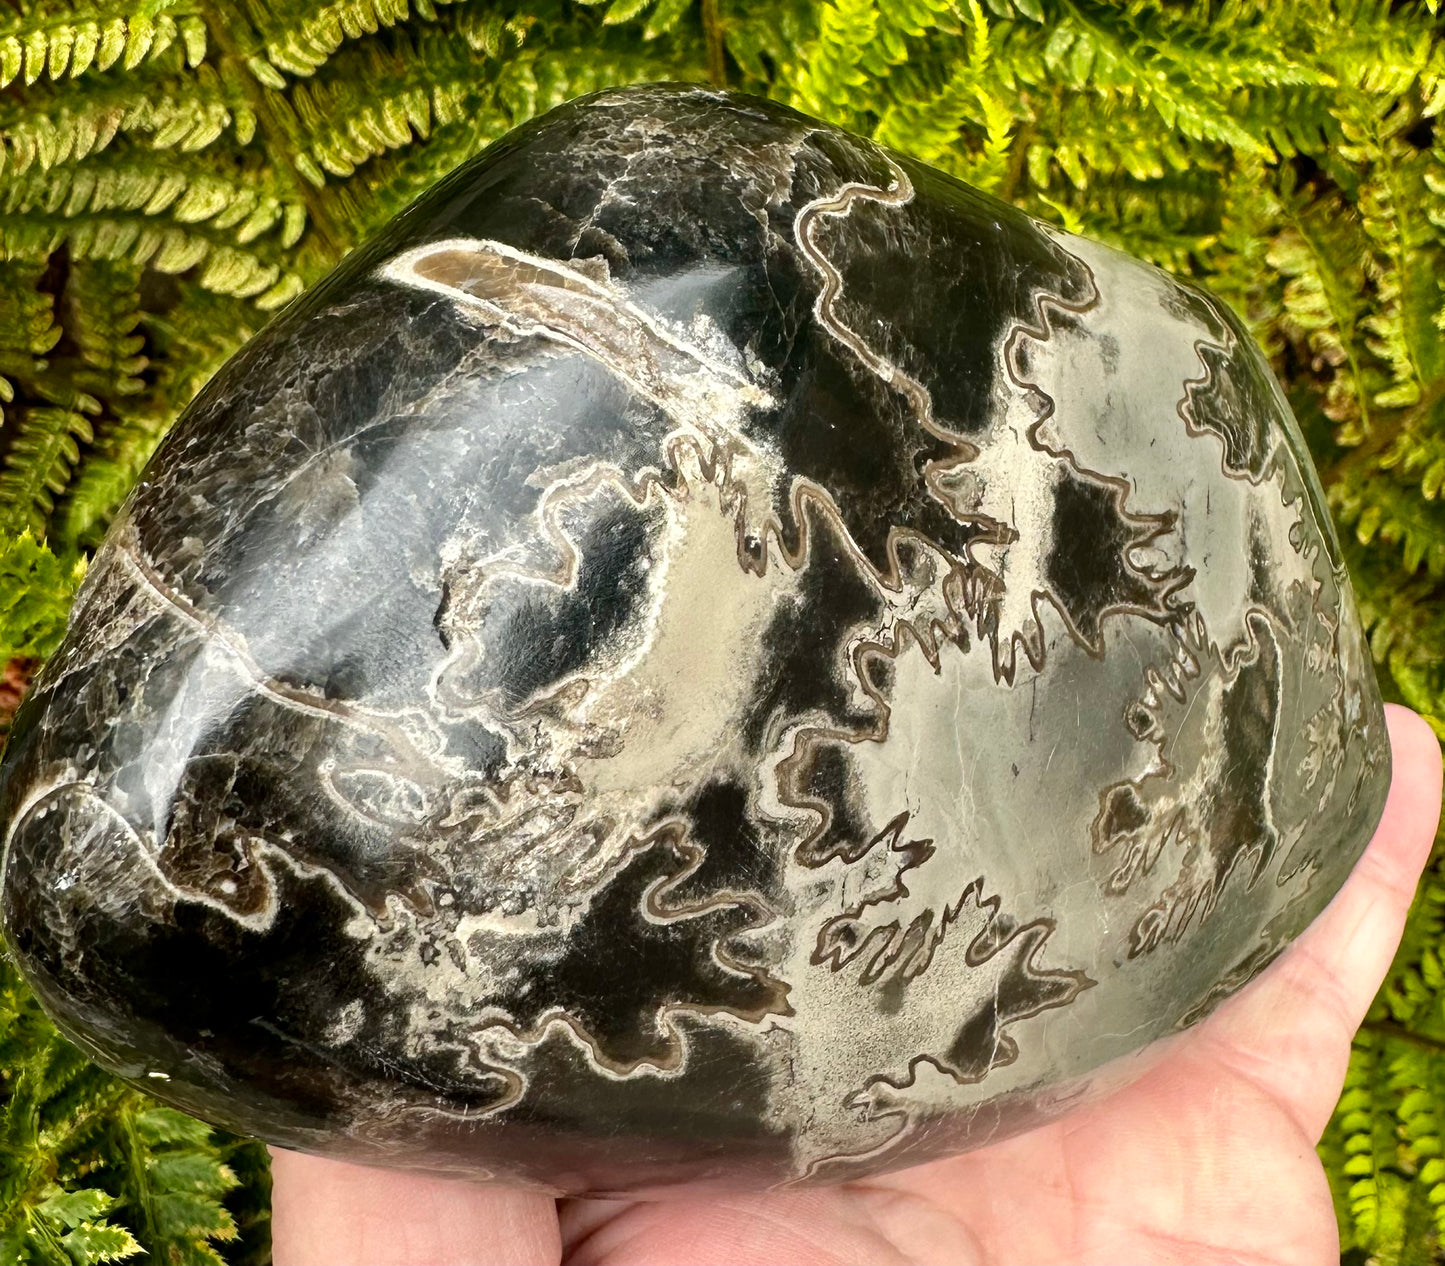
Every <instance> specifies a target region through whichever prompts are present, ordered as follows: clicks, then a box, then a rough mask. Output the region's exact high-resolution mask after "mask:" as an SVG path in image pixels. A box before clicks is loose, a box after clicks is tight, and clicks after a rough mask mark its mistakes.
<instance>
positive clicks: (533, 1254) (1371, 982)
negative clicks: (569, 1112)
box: [273, 708, 1441, 1266]
mask: <svg viewBox="0 0 1445 1266" xmlns="http://www.w3.org/2000/svg"><path fill="white" fill-rule="evenodd" d="M1389 713H1390V716H1389V724H1390V736H1391V741H1392V744H1393V747H1394V780H1393V783H1392V785H1391V789H1390V798H1389V803H1388V804H1387V806H1386V808H1385V814H1384V818H1383V819H1382V821H1381V823H1380V826H1379V830H1378V831H1377V832H1376V834H1375V838H1374V840H1373V841H1372V843H1371V844H1370V847H1369V849H1368V851H1367V852H1366V853H1365V855H1364V857H1363V858H1362V859H1361V861H1360V863H1359V865H1358V866H1357V867H1356V868H1355V871H1354V874H1353V875H1352V876H1351V878H1350V880H1349V883H1348V884H1347V885H1346V886H1345V887H1344V889H1343V890H1342V891H1341V892H1340V893H1339V895H1338V896H1337V897H1336V898H1335V899H1334V901H1333V902H1332V903H1331V905H1330V906H1329V908H1328V909H1327V910H1326V911H1325V912H1324V914H1322V915H1321V916H1320V918H1319V919H1318V920H1316V922H1315V923H1314V924H1313V926H1311V928H1310V929H1309V930H1308V931H1307V932H1306V933H1305V934H1304V936H1302V937H1301V938H1300V940H1299V941H1297V942H1296V943H1295V944H1294V945H1293V946H1292V947H1291V948H1290V949H1289V950H1288V951H1287V952H1286V953H1285V954H1284V955H1283V956H1282V957H1281V958H1280V959H1278V960H1277V961H1276V962H1275V963H1274V965H1273V966H1271V967H1270V968H1269V969H1268V970H1267V971H1266V972H1264V973H1263V974H1262V975H1261V976H1260V977H1259V979H1257V980H1256V981H1255V982H1254V983H1253V984H1251V985H1250V986H1249V987H1248V988H1246V989H1245V990H1244V991H1242V992H1241V993H1240V994H1238V995H1237V996H1236V997H1234V998H1232V999H1231V1000H1230V1001H1229V1002H1227V1003H1225V1004H1224V1006H1222V1007H1221V1008H1220V1009H1219V1010H1218V1011H1217V1012H1215V1014H1214V1015H1213V1016H1211V1017H1210V1019H1209V1020H1207V1021H1206V1022H1205V1023H1203V1024H1201V1025H1199V1026H1198V1027H1197V1028H1195V1029H1193V1030H1191V1031H1190V1032H1189V1033H1187V1034H1186V1035H1184V1036H1182V1037H1180V1038H1178V1039H1175V1041H1174V1042H1173V1043H1172V1045H1171V1046H1169V1047H1168V1048H1167V1049H1166V1052H1165V1054H1164V1055H1163V1056H1162V1058H1161V1059H1160V1060H1159V1061H1158V1062H1157V1063H1156V1064H1155V1065H1154V1066H1153V1067H1152V1069H1151V1070H1150V1071H1149V1072H1148V1073H1146V1074H1145V1075H1144V1076H1143V1077H1142V1078H1141V1079H1140V1080H1138V1081H1136V1082H1135V1083H1133V1084H1132V1085H1130V1086H1128V1087H1127V1088H1125V1089H1123V1090H1120V1091H1118V1092H1116V1093H1115V1094H1113V1095H1112V1096H1110V1097H1109V1098H1107V1099H1103V1100H1100V1101H1098V1102H1096V1103H1094V1104H1092V1105H1091V1106H1087V1107H1083V1108H1080V1109H1078V1110H1076V1111H1074V1112H1073V1113H1071V1114H1070V1115H1068V1116H1066V1117H1063V1118H1061V1119H1059V1120H1057V1121H1055V1122H1053V1123H1052V1124H1049V1125H1046V1126H1043V1127H1041V1128H1039V1129H1036V1130H1034V1131H1032V1132H1030V1133H1028V1134H1024V1135H1021V1136H1019V1137H1017V1138H1013V1139H1010V1140H1008V1141H1006V1142H1003V1143H999V1144H995V1145H994V1146H991V1147H989V1148H986V1149H984V1150H982V1151H977V1152H973V1153H970V1154H968V1155H965V1156H959V1157H954V1158H952V1159H949V1160H942V1161H936V1162H934V1163H932V1164H929V1165H924V1166H921V1167H918V1168H915V1169H909V1170H904V1171H902V1172H900V1173H895V1174H887V1175H883V1176H881V1177H877V1178H872V1179H868V1180H865V1181H862V1182H856V1183H849V1184H847V1185H846V1186H842V1187H836V1188H828V1189H821V1190H810V1191H800V1192H794V1193H787V1194H767V1193H764V1194H755V1195H725V1196H718V1195H709V1196H692V1197H688V1198H681V1199H672V1200H665V1201H645V1202H644V1201H627V1200H580V1199H579V1200H563V1201H554V1200H552V1199H550V1198H547V1197H545V1196H540V1195H536V1194H532V1193H528V1192H521V1191H511V1190H506V1189H503V1188H498V1187H484V1186H479V1185H474V1184H469V1183H465V1182H459V1181H450V1180H446V1179H438V1178H427V1177H420V1176H417V1175H411V1174H404V1173H395V1172H389V1171H385V1170H380V1169H369V1168H365V1167H360V1166H355V1165H348V1164H342V1163H340V1162H337V1161H328V1160H321V1159H318V1158H315V1157H310V1156H301V1155H297V1154H295V1153H289V1152H282V1151H274V1152H273V1155H274V1157H275V1166H274V1176H275V1196H274V1217H275V1221H274V1235H275V1260H276V1263H277V1266H305V1264H308V1263H310V1264H317V1266H343V1264H347V1263H358V1264H360V1263H373V1264H375V1263H394V1264H395V1266H408V1264H412V1263H416V1264H420V1263H429V1264H431V1266H443V1264H445V1263H492V1262H497V1263H557V1262H569V1263H598V1264H599V1266H600V1264H602V1263H636V1264H639V1266H640V1264H643V1263H676V1264H680V1263H694V1262H695V1263H726V1262H747V1263H767V1262H780V1263H782V1262H794V1263H798V1262H805V1263H825V1262H826V1263H833V1262H868V1263H884V1262H948V1263H957V1262H1121V1261H1123V1262H1194V1261H1208V1262H1225V1261H1228V1262H1325V1261H1334V1260H1337V1258H1338V1255H1339V1244H1338V1240H1337V1237H1336V1230H1335V1218H1334V1213H1333V1211H1332V1209H1331V1205H1330V1194H1329V1189H1328V1187H1327V1186H1326V1183H1325V1175H1324V1170H1323V1169H1322V1168H1321V1165H1320V1162H1319V1160H1318V1158H1317V1157H1316V1155H1315V1150H1314V1148H1315V1144H1316V1143H1317V1142H1318V1140H1319V1137H1320V1133H1321V1131H1322V1130H1323V1129H1324V1127H1325V1123H1326V1122H1327V1121H1328V1120H1329V1116H1330V1112H1331V1109H1332V1108H1333V1107H1334V1104H1335V1101H1336V1099H1337V1097H1338V1096H1339V1092H1340V1087H1341V1085H1342V1084H1343V1081H1344V1075H1345V1067H1346V1064H1347V1062H1348V1060H1349V1053H1350V1039H1351V1036H1352V1035H1353V1034H1354V1032H1355V1030H1356V1029H1357V1028H1358V1026H1359V1024H1360V1022H1361V1020H1362V1019H1363V1018H1364V1015H1365V1011H1366V1009H1367V1008H1368V1006H1369V1004H1370V1001H1371V999H1372V998H1373V997H1374V995H1375V992H1376V990H1377V989H1378V987H1379V984H1380V982H1381V980H1383V978H1384V976H1385V973H1386V971H1387V969H1388V968H1389V965H1390V960H1391V958H1392V956H1393V954H1394V950H1395V947H1396V945H1397V944H1398V942H1399V938H1400V932H1401V930H1402V928H1403V926H1404V921H1405V914H1406V911H1407V910H1408V908H1409V905H1410V899H1411V897H1412V896H1413V894H1414V891H1415V885H1416V883H1417V881H1418V879H1419V876H1420V872H1421V870H1422V869H1423V867H1424V865H1425V862H1426V860H1427V858H1428V856H1429V852H1430V844H1431V841H1432V839H1433V838H1434V834H1435V828H1436V824H1437V822H1438V819H1439V813H1440V795H1441V761H1440V748H1439V745H1438V743H1437V742H1436V740H1435V737H1434V735H1433V734H1432V733H1431V731H1430V729H1429V728H1428V727H1427V726H1426V725H1425V723H1424V722H1423V721H1421V720H1420V719H1419V718H1418V717H1416V716H1415V715H1413V714H1412V713H1410V712H1407V711H1405V710H1404V709H1402V708H1391V709H1390V710H1389Z"/></svg>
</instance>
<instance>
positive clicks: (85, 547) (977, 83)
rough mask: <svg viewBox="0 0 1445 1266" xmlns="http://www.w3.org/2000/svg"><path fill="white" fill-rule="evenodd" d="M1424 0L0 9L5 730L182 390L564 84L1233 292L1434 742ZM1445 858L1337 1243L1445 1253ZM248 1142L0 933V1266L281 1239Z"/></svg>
mask: <svg viewBox="0 0 1445 1266" xmlns="http://www.w3.org/2000/svg"><path fill="white" fill-rule="evenodd" d="M1436 10H1437V3H1436V0H1394V2H1391V0H1311V3H1308V4H1306V3H1300V2H1296V0H827V2H826V3H820V2H819V0H602V2H601V3H590V4H589V3H582V2H580V0H455V2H448V0H337V2H334V3H324V2H322V0H274V2H272V0H238V2H236V3H224V2H219V0H217V2H213V0H176V2H174V3H171V2H167V0H145V2H143V3H137V2H136V0H109V2H104V0H103V2H101V3H94V4H92V3H88V2H87V0H74V2H66V0H13V2H12V3H11V4H9V5H7V6H6V7H5V10H4V12H3V14H0V402H3V423H0V666H3V676H0V726H3V724H4V720H5V718H7V717H8V715H9V713H10V712H11V711H13V708H14V706H15V703H16V701H17V700H18V698H19V696H20V695H21V693H22V692H23V690H24V688H25V684H26V682H27V681H28V679H29V677H30V675H31V674H32V673H33V671H34V669H35V667H36V666H37V665H38V663H39V662H40V661H41V659H43V657H44V656H45V654H46V653H47V652H48V651H49V650H50V649H52V648H53V646H54V645H55V643H56V641H57V639H58V637H59V634H60V632H61V630H62V629H63V626H64V620H65V613H66V610H67V608H68V605H69V601H70V598H71V595H72V594H73V592H74V589H75V586H76V584H77V583H78V581H79V579H80V577H81V576H82V575H83V574H84V568H85V562H86V558H87V555H88V552H89V551H90V550H92V549H93V548H94V546H95V545H96V543H97V542H98V541H99V539H100V537H101V536H102V534H103V533H104V530H105V527H106V524H107V523H108V521H109V520H110V518H111V516H112V515H113V514H114V513H115V511H116V509H117V507H118V506H119V504H120V502H121V501H122V499H123V498H124V496H125V494H126V492H127V490H128V488H129V487H130V485H131V484H132V482H133V481H134V479H135V477H136V475H137V474H138V472H139V470H140V468H141V466H142V465H143V464H144V462H145V460H146V458H147V457H148V456H149V454H150V452H151V450H152V449H153V448H154V446H155V444H156V442H157V441H158V440H159V438H160V437H161V435H162V434H164V432H165V430H166V428H167V426H169V424H170V423H171V421H172V420H173V419H174V418H175V416H176V414H177V413H178V412H179V410H180V409H181V408H182V407H183V406H184V405H185V404H186V402H187V401H188V400H189V399H190V398H191V396H192V395H194V394H195V392H196V391H197V389H198V388H199V387H200V386H201V385H202V384H203V383H204V382H205V381H206V379H207V378H208V377H209V375H210V374H211V373H212V372H214V370H215V369H216V368H217V367H218V366H219V365H220V364H221V363H222V362H223V361H224V360H225V359H226V358H227V357H228V356H229V355H230V354H231V353H232V352H234V351H235V350H236V349H237V348H238V347H240V346H241V344H242V343H244V342H245V341H246V339H247V338H249V337H250V336H251V335H252V334H253V333H254V332H255V331H256V330H257V329H259V328H260V327H261V326H262V325H263V324H264V323H265V321H266V320H267V317H268V315H269V314H270V313H271V312H273V311H275V310H276V309H277V308H279V307H280V306H282V305H283V304H285V303H286V302H287V301H288V300H289V299H291V298H292V297H294V296H295V295H297V294H298V293H300V291H301V290H302V289H304V288H305V287H306V286H307V285H308V284H309V283H310V282H312V281H314V280H316V279H317V278H318V277H320V276H321V275H323V274H324V273H325V272H326V271H327V270H328V269H329V268H330V267H331V266H332V265H333V264H334V263H335V262H336V261H337V260H338V259H340V258H341V256H342V255H343V254H345V252H346V251H347V250H349V249H350V248H351V247H352V246H353V245H355V244H356V243H357V242H359V241H360V240H362V239H363V238H365V237H366V236H367V235H368V234H369V233H371V232H372V231H373V230H374V229H376V228H377V227H378V226H380V225H381V224H383V223H384V222H385V221H386V220H387V219H389V218H390V217H391V216H392V215H393V214H395V213H396V212H397V211H398V210H400V209H401V207H403V206H404V205H405V204H406V203H407V202H408V201H409V200H410V199H411V198H413V197H414V196H416V195H417V194H418V193H420V192H421V191H422V190H424V189H426V188H427V187H428V186H429V185H431V184H432V183H433V182H434V181H435V180H436V179H437V178H438V177H439V176H441V175H442V174H443V173H445V172H446V171H448V170H449V169H450V168H452V167H453V166H455V165H456V164H457V163H459V162H460V161H462V160H463V159H465V158H467V157H469V156H470V155H472V154H474V153H476V152H477V151H479V150H480V149H482V148H483V147H484V146H485V145H486V144H487V143H488V142H489V141H491V140H493V139H494V138H496V137H498V136H500V135H502V134H503V133H504V132H506V131H507V130H508V129H509V128H511V127H513V126H514V125H516V124H518V123H520V122H522V121H523V120H525V119H527V118H530V117H532V116H533V115H535V114H538V113H540V112H541V111H544V110H546V109H548V108H550V107H551V106H553V105H556V104H558V103H560V102H562V101H564V100H566V99H567V98H569V97H573V96H576V95H578V94H580V93H584V92H589V91H592V90H594V89H597V88H601V87H606V86H609V85H614V84H621V83H628V82H637V81H647V80H692V81H708V82H712V83H715V84H725V85H727V86H729V87H733V88H739V89H744V90H747V91H751V92H756V93H760V94H764V95H767V96H771V97H774V98H776V99H779V100H782V101H786V102H788V103H790V104H792V105H795V106H797V107H798V108H800V109H802V110H805V111H807V112H809V113H812V114H816V115H819V116H821V117H823V118H826V119H829V120H831V121H833V122H835V123H838V124H841V125H843V126H845V127H848V128H851V129H853V130H855V131H859V132H863V133H865V134H868V135H871V136H873V137H875V138H877V139H878V140H879V141H881V142H883V143H885V144H887V145H890V146H893V147H895V148H897V149H899V150H902V151H904V152H906V153H909V154H912V155H914V156H915V157H918V158H921V159H923V160H924V161H926V162H929V163H933V164H936V165H937V166H939V167H942V168H943V169H945V170H946V171H949V172H951V173H953V174H955V175H957V176H959V177H961V178H962V179H964V180H967V181H969V182H970V183H972V184H974V185H977V186H979V187H980V188H983V189H986V190H989V191H990V192H992V193H994V194H995V195H996V196H998V197H1000V198H1004V199H1007V200H1008V201H1010V202H1013V203H1014V204H1016V205H1018V206H1020V207H1023V208H1024V209H1026V210H1027V211H1029V212H1031V213H1032V214H1034V215H1036V216H1039V217H1041V218H1043V219H1045V220H1049V221H1052V222H1054V223H1056V224H1060V225H1063V226H1064V227H1066V228H1068V229H1071V230H1074V231H1077V232H1082V233H1086V234H1089V235H1092V236H1094V237H1098V238H1101V239H1103V240H1105V241H1108V242H1112V243H1114V244H1116V245H1119V246H1121V247H1123V248H1124V249H1125V250H1128V251H1130V252H1132V253H1133V254H1136V255H1140V256H1143V257H1145V258H1147V259H1150V260H1153V261H1154V262H1156V263H1158V264H1160V265H1162V266H1163V267H1165V268H1168V269H1170V270H1172V271H1174V272H1176V273H1179V274H1181V275H1185V276H1189V277H1192V278H1195V279H1197V280H1199V281H1202V282H1204V283H1205V284H1207V285H1208V286H1209V287H1210V288H1212V289H1213V290H1214V291H1215V292H1216V293H1218V294H1219V295H1221V296H1222V297H1224V298H1225V299H1226V300H1228V301H1229V302H1230V303H1231V304H1232V305H1233V306H1234V307H1235V308H1236V310H1237V311H1238V312H1239V313H1240V314H1241V316H1242V317H1243V318H1244V319H1245V320H1246V321H1247V322H1248V324H1249V325H1250V327H1251V328H1252V329H1253V331H1254V332H1255V334H1256V336H1257V337H1258V338H1259V340H1260V341H1261V343H1262V344H1263V346H1264V347H1265V349H1266V351H1267V352H1268V354H1269V355H1270V357H1271V359H1272V362H1273V364H1274V366H1275V368H1276V370H1277V372H1278V373H1279V375H1280V378H1281V380H1282V381H1283V383H1284V385H1285V388H1286V390H1287V392H1288V395H1289V397H1290V400H1291V401H1292V403H1293V405H1294V408H1295V412H1296V414H1297V415H1298V417H1299V419H1300V421H1301V423H1302V425H1303V427H1304V431H1305V434H1306V436H1307V438H1308V440H1309V443H1310V446H1311V448H1312V450H1313V452H1314V455H1315V459H1316V461H1317V463H1318V465H1319V467H1320V472H1321V476H1322V478H1323V481H1324V484H1325V487H1326V489H1327V491H1328V494H1329V498H1330V505H1331V508H1332V510H1333V512H1334V514H1335V516H1336V519H1337V522H1338V524H1339V527H1340V530H1341V535H1342V536H1343V538H1344V540H1345V545H1346V551H1347V554H1348V558H1349V563H1350V567H1351V571H1352V574H1353V577H1354V582H1355V586H1356V590H1357V593H1358V596H1359V599H1360V606H1361V611H1362V614H1363V616H1364V619H1365V621H1366V624H1367V627H1368V630H1369V633H1370V639H1371V647H1372V649H1373V651H1374V656H1375V660H1376V662H1377V664H1378V671H1379V677H1380V681H1381V685H1382V687H1383V689H1384V691H1385V694H1386V695H1387V697H1389V698H1392V699H1395V700H1399V701H1402V702H1406V703H1409V704H1410V705H1411V706H1413V707H1415V708H1417V709H1419V710H1421V711H1422V712H1424V713H1425V714H1426V715H1427V716H1428V717H1429V718H1430V719H1431V721H1432V724H1434V726H1435V727H1436V731H1437V733H1440V734H1442V735H1445V507H1442V504H1441V493H1442V488H1445V295H1442V293H1441V288H1440V283H1441V280H1442V277H1445V271H1442V268H1441V263H1442V258H1445V135H1442V134H1441V133H1440V131H1439V130H1438V129H1437V126H1436V117H1437V114H1438V112H1439V110H1440V108H1441V106H1442V105H1445V26H1442V21H1441V19H1440V18H1439V17H1438V16H1437V12H1436ZM1442 928H1445V869H1442V864H1441V860H1440V857H1439V855H1438V850H1437V858H1436V860H1435V861H1434V862H1433V863H1432V865H1431V868H1430V871H1429V872H1428V874H1427V876H1426V880H1425V883H1424V885H1423V886H1422V890H1421V893H1420V896H1419V898H1418V899H1417V901H1416V904H1415V909H1414V912H1413V914H1412V917H1411V922H1410V926H1409V929H1408V931H1407V934H1406V937H1405V941H1404V944H1403V945H1402V947H1401V950H1400V953H1399V956H1398V958H1397V960H1396V963H1395V966H1394V969H1393V970H1392V973H1391V975H1390V978H1389V980H1388V981H1387V982H1386V985H1385V987H1384V989H1383V990H1382V992H1381V994H1380V997H1379V999H1378V1001H1377V1003H1376V1005H1375V1008H1374V1010H1373V1011H1372V1013H1371V1015H1370V1018H1369V1019H1368V1020H1367V1021H1366V1023H1365V1025H1364V1027H1363V1028H1362V1030H1361V1031H1360V1034H1359V1036H1358V1038H1357V1039H1356V1043H1355V1051H1354V1058H1353V1061H1352V1063H1351V1067H1350V1073H1349V1081H1348V1083H1347V1085H1346V1088H1345V1093H1344V1097H1343V1099H1342V1100H1341V1103H1340V1106H1339V1109H1338V1111H1337V1112H1336V1114H1335V1118H1334V1120H1333V1122H1332V1123H1331V1125H1330V1128H1329V1130H1328V1132H1327V1134H1326V1136H1325V1139H1324V1141H1323V1143H1322V1145H1321V1152H1322V1155H1323V1157H1324V1159H1325V1163H1326V1168H1327V1170H1328V1171H1329V1174H1330V1178H1331V1182H1332V1184H1333V1186H1334V1190H1335V1195H1336V1203H1337V1207H1338V1210H1339V1216H1340V1226H1341V1236H1342V1243H1343V1247H1344V1251H1345V1256H1346V1259H1347V1260H1354V1261H1366V1260H1370V1261H1380V1262H1421V1261H1430V1260H1436V1261H1439V1260H1445V1257H1442V1252H1441V1232H1442V1228H1445V1145H1442V1136H1445V963H1442V958H1441V950H1442V942H1441V935H1442ZM267 1205H268V1179H267V1174H266V1167H265V1153H264V1150H263V1149H261V1148H260V1147H259V1146H258V1145H257V1144H254V1143H251V1142H248V1141H245V1140H238V1139H231V1138H227V1137H224V1136H222V1135H220V1134H218V1133H216V1132H214V1131H211V1130H209V1129H208V1128H207V1127H205V1126H203V1125H201V1124H199V1123H197V1122H193V1121H190V1120H189V1119H188V1118H185V1117H183V1116H181V1115H180V1114H178V1113H174V1112H171V1111H170V1110H168V1109H162V1108H158V1107H157V1106H156V1105H155V1104H153V1103H150V1102H148V1101H147V1100H146V1099H145V1098H144V1097H143V1096H142V1095H140V1094H139V1093H138V1092H136V1091H134V1090H131V1089H130V1088H128V1087H126V1086H125V1085H123V1084H121V1083H119V1082H117V1081H116V1080H114V1079H113V1078H111V1077H109V1076H108V1075H107V1074H105V1073H103V1072H101V1071H100V1070H99V1069H97V1068H95V1067H94V1066H92V1065H90V1064H88V1063H87V1062H86V1061H85V1059H84V1058H83V1057H82V1056H80V1055H79V1053H78V1052H76V1051H75V1050H74V1049H73V1048H72V1047H71V1046H69V1045H68V1044H67V1043H66V1042H65V1041H64V1040H63V1039H61V1038H60V1037H59V1036H58V1035H57V1034H56V1033H55V1032H54V1030H53V1029H52V1028H51V1027H50V1026H49V1024H48V1023H47V1022H46V1020H45V1018H44V1016H43V1015H42V1014H41V1013H40V1011H39V1009H38V1007H37V1006H36V1004H35V1002H34V1000H33V998H32V997H31V996H30V995H29V993H28V992H27V991H26V989H25V987H24V985H23V983H22V982H21V981H20V979H19V978H18V976H17V974H16V973H15V972H14V970H13V968H11V967H10V966H9V965H8V964H7V963H5V962H4V960H3V959H0V1260H3V1261H6V1262H12V1261H13V1262H27V1263H28V1262H47V1263H48V1262H56V1263H72V1262H73V1263H85V1262H96V1261H107V1260H119V1259H124V1260H128V1261H133V1262H142V1261H146V1260H150V1261H154V1262H158V1263H162V1262H164V1263H177V1264H179V1263H200V1262H207V1261H209V1262H219V1261H227V1262H236V1263H241V1262H264V1261H267V1260H269V1240H268V1234H267Z"/></svg>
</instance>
